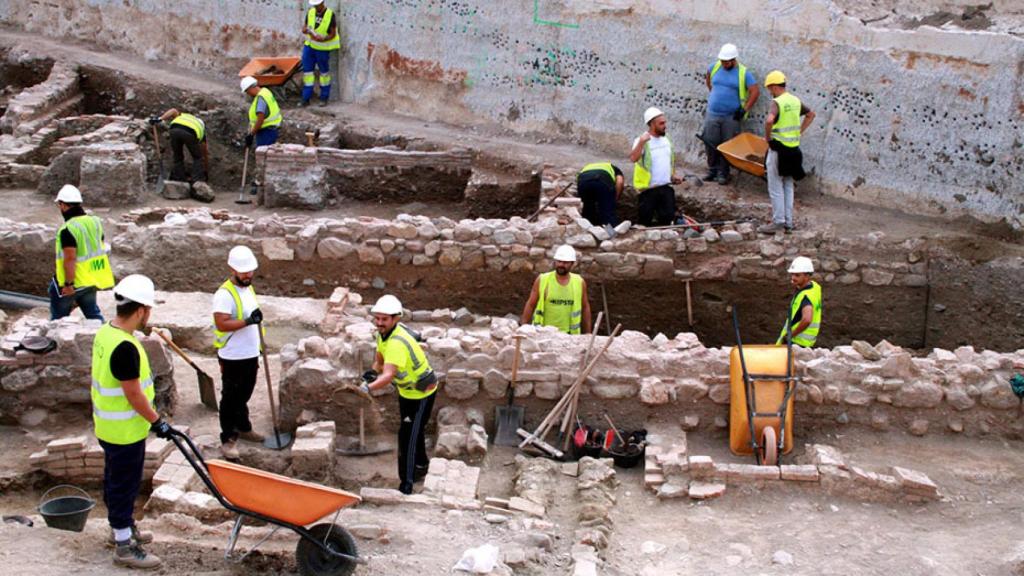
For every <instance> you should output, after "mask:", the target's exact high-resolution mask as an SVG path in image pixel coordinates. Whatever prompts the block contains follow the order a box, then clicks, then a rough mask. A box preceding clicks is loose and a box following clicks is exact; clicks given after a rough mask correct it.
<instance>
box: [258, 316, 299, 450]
mask: <svg viewBox="0 0 1024 576" xmlns="http://www.w3.org/2000/svg"><path fill="white" fill-rule="evenodd" d="M256 332H257V333H258V334H259V335H260V354H262V355H263V374H264V375H266V377H267V396H268V397H269V399H270V418H271V422H273V424H274V435H273V436H267V439H266V440H264V441H263V445H264V446H266V447H267V448H270V449H271V450H284V449H285V448H287V447H288V445H289V444H291V443H292V435H291V434H289V433H287V432H280V431H279V430H278V427H277V407H276V404H275V403H274V386H273V385H272V384H271V383H270V360H268V359H267V344H266V342H264V341H263V322H258V323H257V324H256Z"/></svg>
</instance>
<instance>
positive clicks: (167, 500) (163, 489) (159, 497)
mask: <svg viewBox="0 0 1024 576" xmlns="http://www.w3.org/2000/svg"><path fill="white" fill-rule="evenodd" d="M184 495H185V493H184V492H182V491H181V490H178V489H177V488H175V487H174V486H171V485H170V484H164V485H162V486H157V487H156V489H154V490H153V493H152V494H150V496H149V501H148V502H146V510H153V511H156V512H170V511H172V510H174V509H175V508H177V507H178V503H179V502H180V501H181V498H182V497H183V496H184Z"/></svg>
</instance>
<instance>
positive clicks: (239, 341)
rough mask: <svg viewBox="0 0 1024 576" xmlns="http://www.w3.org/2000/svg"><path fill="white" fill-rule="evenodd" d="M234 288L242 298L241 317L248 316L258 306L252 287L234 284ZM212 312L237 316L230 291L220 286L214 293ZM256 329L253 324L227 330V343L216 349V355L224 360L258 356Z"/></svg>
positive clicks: (258, 345) (258, 340) (258, 337)
mask: <svg viewBox="0 0 1024 576" xmlns="http://www.w3.org/2000/svg"><path fill="white" fill-rule="evenodd" d="M235 289H236V290H238V297H239V298H241V299H242V318H248V317H249V314H252V311H253V310H255V309H256V308H258V306H257V304H256V296H255V295H254V294H253V292H252V287H250V286H246V287H245V288H242V287H241V286H235ZM213 312H214V313H218V312H221V313H224V314H227V315H228V316H230V317H231V318H238V313H237V312H236V311H235V299H234V298H232V297H231V293H230V292H228V291H227V290H225V289H223V288H220V289H218V290H217V292H215V293H214V295H213ZM257 330H259V327H258V326H257V325H256V324H253V325H251V326H246V327H245V328H242V329H241V330H236V331H234V332H228V334H229V335H230V336H231V338H229V339H228V343H227V344H225V345H224V347H223V348H221V349H220V350H218V351H217V355H218V356H220V357H221V358H223V359H225V360H248V359H249V358H255V357H257V356H259V355H260V333H259V332H257Z"/></svg>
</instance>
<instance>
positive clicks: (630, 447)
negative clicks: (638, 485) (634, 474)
mask: <svg viewBox="0 0 1024 576" xmlns="http://www.w3.org/2000/svg"><path fill="white" fill-rule="evenodd" d="M608 454H610V455H611V457H612V460H614V461H615V465H616V466H618V467H619V468H633V467H634V466H636V465H637V464H639V463H640V461H641V460H643V458H644V449H643V448H641V447H639V446H637V445H636V444H627V445H626V446H625V447H623V446H622V445H621V444H620V445H619V446H617V447H615V448H612V449H610V450H608Z"/></svg>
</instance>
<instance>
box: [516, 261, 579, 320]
mask: <svg viewBox="0 0 1024 576" xmlns="http://www.w3.org/2000/svg"><path fill="white" fill-rule="evenodd" d="M575 265H576V250H575V249H573V247H572V246H569V245H568V244H566V245H563V246H559V247H558V249H557V250H555V269H554V270H552V271H551V272H545V273H544V274H541V275H540V276H538V277H537V279H536V280H534V281H533V288H532V289H530V297H529V298H528V299H527V300H526V306H524V307H523V314H522V318H521V321H522V323H523V324H529V323H530V322H532V323H533V324H536V325H538V326H555V327H556V328H558V329H559V330H561V331H562V332H565V333H566V334H590V328H591V326H590V322H591V319H590V298H589V297H588V296H587V282H586V280H584V279H583V278H582V277H581V276H580V275H579V274H574V273H572V268H573V266H575Z"/></svg>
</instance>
